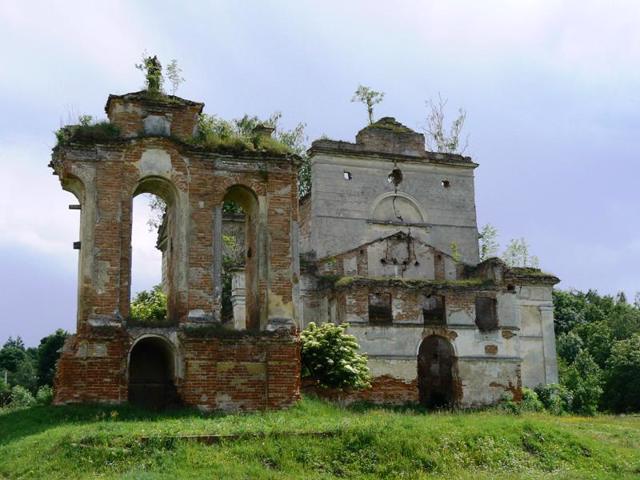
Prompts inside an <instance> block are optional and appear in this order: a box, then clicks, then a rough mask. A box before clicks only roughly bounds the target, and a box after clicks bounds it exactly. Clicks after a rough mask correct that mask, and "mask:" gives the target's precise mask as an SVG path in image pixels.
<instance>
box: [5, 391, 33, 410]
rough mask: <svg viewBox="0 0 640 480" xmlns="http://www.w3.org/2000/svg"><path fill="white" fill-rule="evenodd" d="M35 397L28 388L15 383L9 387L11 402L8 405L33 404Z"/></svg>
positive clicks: (23, 406) (28, 405)
mask: <svg viewBox="0 0 640 480" xmlns="http://www.w3.org/2000/svg"><path fill="white" fill-rule="evenodd" d="M35 403H36V399H35V398H33V395H32V394H31V392H30V391H29V390H27V389H26V388H24V387H21V386H20V385H16V386H15V387H13V388H12V389H11V402H10V403H9V407H11V408H25V407H32V406H33V405H35Z"/></svg>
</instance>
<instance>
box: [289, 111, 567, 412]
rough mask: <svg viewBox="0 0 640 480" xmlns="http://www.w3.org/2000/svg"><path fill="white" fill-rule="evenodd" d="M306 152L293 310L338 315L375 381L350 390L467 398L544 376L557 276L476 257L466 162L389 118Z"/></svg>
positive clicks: (547, 377) (385, 397)
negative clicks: (306, 185) (428, 147)
mask: <svg viewBox="0 0 640 480" xmlns="http://www.w3.org/2000/svg"><path fill="white" fill-rule="evenodd" d="M310 155H311V169H312V190H311V194H310V196H308V197H307V198H305V199H303V201H302V204H301V207H300V212H301V228H300V230H301V232H303V235H302V242H301V251H302V254H303V258H305V259H307V261H306V262H305V263H304V268H303V273H302V279H301V284H300V304H301V306H300V321H301V325H302V326H304V325H307V324H308V323H309V322H317V323H322V322H327V321H332V322H337V323H342V322H348V323H349V325H350V327H349V331H350V333H352V334H353V335H355V336H356V337H357V339H358V341H359V343H360V346H361V350H362V351H363V352H365V353H366V354H367V355H368V358H369V367H370V369H371V372H372V374H373V376H374V378H375V379H377V380H374V390H375V389H376V388H378V389H379V394H376V393H375V392H353V393H351V394H350V398H351V399H357V398H361V399H366V400H372V401H379V402H395V401H399V402H404V401H407V400H409V401H416V402H417V401H423V402H426V403H430V402H431V403H436V404H437V403H445V404H456V405H460V406H479V405H486V404H491V403H495V402H497V401H498V400H500V399H501V398H502V397H503V396H504V395H505V393H509V394H512V395H515V396H516V398H517V397H518V396H519V394H520V392H521V388H522V387H523V386H527V387H535V386H537V385H539V384H545V383H552V382H556V381H557V364H556V355H555V337H554V331H553V308H552V307H553V306H552V300H551V290H552V287H553V285H554V284H555V283H556V282H557V281H558V279H557V278H555V277H554V276H552V275H548V274H544V273H543V272H541V271H539V270H535V269H524V268H512V269H510V268H508V267H507V266H506V265H505V264H504V263H503V262H502V261H500V260H498V259H490V260H487V261H485V262H483V263H482V264H479V255H478V229H477V223H476V207H475V193H474V170H475V168H476V167H477V166H478V165H477V164H475V163H473V162H472V160H471V159H470V158H468V157H463V156H460V155H452V154H439V153H432V152H426V151H425V150H424V138H423V136H422V135H421V134H418V133H416V132H412V131H411V130H409V129H408V128H406V127H404V126H403V125H400V124H399V123H398V122H396V121H395V120H394V119H391V118H384V119H381V120H380V121H378V122H376V123H374V124H373V125H371V126H369V127H367V128H365V129H363V130H362V131H361V132H359V133H358V135H357V137H356V142H355V143H348V142H335V141H331V140H319V141H316V142H314V143H313V145H312V147H311V149H310ZM436 357H438V358H436ZM421 361H422V362H423V363H424V362H427V363H426V365H427V366H428V369H427V370H425V368H421V366H420V365H421ZM421 370H422V372H421ZM425 371H426V372H427V373H424V372H425ZM429 372H431V373H429ZM390 385H391V386H390ZM430 388H431V389H432V390H436V391H437V390H438V389H441V390H442V389H444V390H443V391H444V392H445V393H442V392H440V393H442V395H440V394H439V395H440V397H439V398H430V397H429V395H430V394H429V393H428V390H429V389H430ZM425 392H426V393H425ZM347 397H349V395H347Z"/></svg>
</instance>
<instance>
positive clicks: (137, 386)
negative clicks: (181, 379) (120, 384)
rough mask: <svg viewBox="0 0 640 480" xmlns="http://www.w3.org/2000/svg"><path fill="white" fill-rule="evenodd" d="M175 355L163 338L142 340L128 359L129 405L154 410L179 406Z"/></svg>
mask: <svg viewBox="0 0 640 480" xmlns="http://www.w3.org/2000/svg"><path fill="white" fill-rule="evenodd" d="M173 365H174V359H173V352H172V349H171V346H170V345H169V344H168V343H167V342H166V341H164V340H162V339H160V338H155V337H150V338H143V339H142V340H140V341H139V342H138V343H136V345H135V346H134V347H133V350H132V351H131V357H130V359H129V402H130V403H132V404H134V405H137V406H140V407H143V408H148V409H152V410H162V409H165V408H168V407H172V406H176V405H178V403H179V402H178V393H177V391H176V387H175V385H174V383H173V376H174V371H173Z"/></svg>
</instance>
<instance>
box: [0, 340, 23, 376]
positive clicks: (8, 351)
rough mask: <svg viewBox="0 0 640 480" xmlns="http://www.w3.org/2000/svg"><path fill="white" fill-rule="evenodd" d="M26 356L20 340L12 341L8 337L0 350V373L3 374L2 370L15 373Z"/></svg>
mask: <svg viewBox="0 0 640 480" xmlns="http://www.w3.org/2000/svg"><path fill="white" fill-rule="evenodd" d="M26 356H27V352H26V349H25V347H24V342H23V341H22V338H20V337H16V338H15V339H13V338H12V337H9V339H8V340H7V341H6V342H5V343H4V345H3V346H2V349H0V371H2V372H3V373H4V370H6V371H8V372H12V373H15V372H16V370H18V366H19V365H20V363H21V362H22V361H23V360H24V358H25V357H26Z"/></svg>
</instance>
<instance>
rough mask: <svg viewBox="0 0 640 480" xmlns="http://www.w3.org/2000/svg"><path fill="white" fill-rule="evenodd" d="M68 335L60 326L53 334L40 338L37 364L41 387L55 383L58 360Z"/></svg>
mask: <svg viewBox="0 0 640 480" xmlns="http://www.w3.org/2000/svg"><path fill="white" fill-rule="evenodd" d="M68 335H69V334H68V333H67V332H65V331H64V330H62V329H61V328H59V329H57V330H56V331H55V332H54V333H52V334H51V335H48V336H46V337H44V338H43V339H42V340H40V345H38V365H37V375H38V386H39V387H42V386H45V385H49V386H52V385H53V377H54V376H55V373H56V362H57V361H58V358H59V357H60V350H61V349H62V346H63V345H64V341H65V340H66V338H67V336H68Z"/></svg>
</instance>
